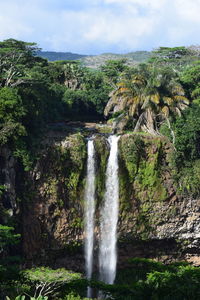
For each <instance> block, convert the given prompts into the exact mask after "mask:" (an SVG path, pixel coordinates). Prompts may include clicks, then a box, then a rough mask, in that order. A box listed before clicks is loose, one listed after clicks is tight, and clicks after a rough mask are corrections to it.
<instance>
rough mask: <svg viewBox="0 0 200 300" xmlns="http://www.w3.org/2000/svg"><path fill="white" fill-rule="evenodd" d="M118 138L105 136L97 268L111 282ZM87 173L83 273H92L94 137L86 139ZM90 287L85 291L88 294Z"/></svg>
mask: <svg viewBox="0 0 200 300" xmlns="http://www.w3.org/2000/svg"><path fill="white" fill-rule="evenodd" d="M118 139H119V137H117V136H115V135H112V136H110V137H109V138H108V142H109V144H110V155H109V158H108V163H107V169H106V186H105V194H104V201H103V205H102V207H101V211H100V241H99V272H100V280H101V281H103V282H105V283H108V284H112V283H113V282H114V280H115V275H116V264H117V251H116V243H117V221H118V206H119V204H118V200H119V182H118ZM87 149H88V159H87V177H86V186H85V262H86V276H87V278H88V279H90V278H91V276H92V266H93V248H94V215H95V148H94V141H93V140H92V139H90V140H88V145H87ZM89 294H90V291H89V292H88V296H89Z"/></svg>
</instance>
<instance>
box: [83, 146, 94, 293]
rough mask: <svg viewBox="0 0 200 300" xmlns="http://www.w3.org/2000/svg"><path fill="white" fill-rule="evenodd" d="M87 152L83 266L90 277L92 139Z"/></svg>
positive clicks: (92, 234)
mask: <svg viewBox="0 0 200 300" xmlns="http://www.w3.org/2000/svg"><path fill="white" fill-rule="evenodd" d="M87 153H88V157H87V177H86V186H85V268H86V276H87V279H91V276H92V267H93V248H94V213H95V149H94V141H93V140H88V144H87ZM87 297H91V289H90V288H88V291H87Z"/></svg>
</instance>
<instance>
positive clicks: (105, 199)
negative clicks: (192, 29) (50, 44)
mask: <svg viewBox="0 0 200 300" xmlns="http://www.w3.org/2000/svg"><path fill="white" fill-rule="evenodd" d="M0 299H2V300H51V299H55V300H62V299H63V300H86V299H110V300H198V299H200V47H199V46H188V47H184V46H179V47H158V48H155V49H153V50H152V51H136V52H132V53H128V54H127V55H114V54H111V53H109V54H104V55H102V56H86V55H76V54H73V53H66V55H64V54H63V53H60V54H59V53H56V52H45V51H42V49H40V48H39V46H38V45H37V44H36V43H34V42H25V41H21V40H17V39H12V38H10V39H6V40H3V41H1V42H0Z"/></svg>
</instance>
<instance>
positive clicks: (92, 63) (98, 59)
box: [81, 51, 151, 69]
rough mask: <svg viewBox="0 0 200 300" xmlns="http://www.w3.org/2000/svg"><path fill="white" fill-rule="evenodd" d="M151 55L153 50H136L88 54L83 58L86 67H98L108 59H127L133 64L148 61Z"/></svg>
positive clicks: (129, 63)
mask: <svg viewBox="0 0 200 300" xmlns="http://www.w3.org/2000/svg"><path fill="white" fill-rule="evenodd" d="M150 55H151V52H147V51H136V52H130V53H127V54H115V53H103V54H100V55H95V56H86V57H84V58H82V59H81V61H82V62H83V64H84V65H85V66H86V67H89V68H94V69H98V68H99V67H100V66H101V65H103V64H104V63H105V62H106V61H107V60H117V59H126V60H127V65H129V66H133V65H136V64H138V63H141V62H144V61H146V60H147V59H148V58H149V57H150Z"/></svg>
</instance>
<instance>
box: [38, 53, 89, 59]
mask: <svg viewBox="0 0 200 300" xmlns="http://www.w3.org/2000/svg"><path fill="white" fill-rule="evenodd" d="M37 55H38V56H40V57H43V58H46V59H48V60H49V61H56V60H77V59H81V58H83V57H86V56H87V55H83V54H76V53H71V52H54V51H38V53H37Z"/></svg>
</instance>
